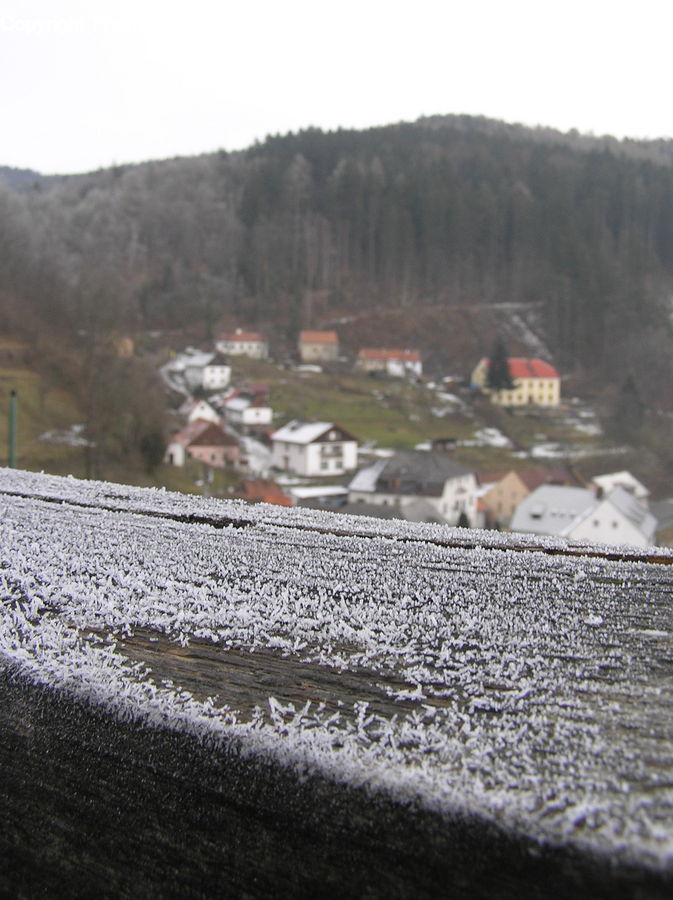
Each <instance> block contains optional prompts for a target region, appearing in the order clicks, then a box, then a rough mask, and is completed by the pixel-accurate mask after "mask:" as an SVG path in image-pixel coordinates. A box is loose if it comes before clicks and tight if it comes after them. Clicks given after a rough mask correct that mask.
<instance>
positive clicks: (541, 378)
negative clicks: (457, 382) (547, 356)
mask: <svg viewBox="0 0 673 900" xmlns="http://www.w3.org/2000/svg"><path fill="white" fill-rule="evenodd" d="M507 364H508V367H509V374H510V378H511V380H512V388H511V389H507V388H503V389H502V390H493V389H491V388H489V386H488V370H489V366H490V359H489V358H488V357H484V358H483V359H481V360H480V361H479V363H478V364H477V366H476V367H475V369H474V371H473V372H472V376H471V383H472V385H473V387H475V388H478V389H479V390H480V391H482V392H483V393H485V394H488V395H489V396H490V399H491V402H492V403H497V404H498V405H499V406H527V405H534V406H558V405H559V403H560V402H561V379H560V377H559V373H558V372H557V370H556V369H555V368H554V366H552V365H550V364H549V363H547V362H543V361H542V360H541V359H521V358H517V357H513V358H510V359H508V360H507Z"/></svg>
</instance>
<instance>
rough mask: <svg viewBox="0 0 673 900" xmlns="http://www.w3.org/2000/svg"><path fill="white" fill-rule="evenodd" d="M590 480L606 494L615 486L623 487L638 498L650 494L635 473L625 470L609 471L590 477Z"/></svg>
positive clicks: (644, 497) (646, 496) (645, 497)
mask: <svg viewBox="0 0 673 900" xmlns="http://www.w3.org/2000/svg"><path fill="white" fill-rule="evenodd" d="M591 480H592V482H593V483H594V484H595V485H596V486H597V487H599V488H601V490H602V491H603V492H604V493H606V494H609V493H610V491H612V490H613V489H614V488H616V487H623V488H625V489H626V490H627V491H629V492H630V493H631V494H633V496H634V497H637V498H638V499H639V500H646V499H647V498H648V497H649V496H650V492H649V491H648V489H647V488H646V487H645V485H644V484H643V483H642V482H641V481H638V479H637V478H636V477H635V475H632V474H631V473H630V472H628V471H626V470H623V471H621V472H609V473H607V474H605V475H596V476H595V478H592V479H591Z"/></svg>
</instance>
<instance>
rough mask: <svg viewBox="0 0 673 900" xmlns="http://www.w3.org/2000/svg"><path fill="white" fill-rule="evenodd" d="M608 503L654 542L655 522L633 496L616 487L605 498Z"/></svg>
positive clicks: (650, 514) (645, 508) (646, 509)
mask: <svg viewBox="0 0 673 900" xmlns="http://www.w3.org/2000/svg"><path fill="white" fill-rule="evenodd" d="M606 499H607V500H609V502H610V503H611V504H612V505H613V506H614V507H615V508H616V509H618V510H619V511H620V513H622V515H624V516H626V518H627V519H628V520H629V521H630V522H632V523H633V524H634V525H635V526H636V528H638V530H639V531H640V532H641V533H642V534H644V535H645V537H646V538H647V539H648V540H650V541H654V535H655V532H656V530H657V520H656V518H655V517H654V516H653V515H652V513H651V512H650V511H649V510H648V508H647V507H646V506H645V505H644V504H642V503H641V502H640V501H639V500H636V498H635V497H634V496H633V494H632V493H631V492H630V491H628V490H626V489H625V488H623V487H616V488H615V489H614V490H613V491H612V492H611V493H610V495H609V496H608V497H607V498H606Z"/></svg>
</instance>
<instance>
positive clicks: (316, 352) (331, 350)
mask: <svg viewBox="0 0 673 900" xmlns="http://www.w3.org/2000/svg"><path fill="white" fill-rule="evenodd" d="M299 358H300V359H301V361H302V362H303V363H321V362H334V361H335V360H337V359H338V358H339V338H338V336H337V333H336V331H300V332H299Z"/></svg>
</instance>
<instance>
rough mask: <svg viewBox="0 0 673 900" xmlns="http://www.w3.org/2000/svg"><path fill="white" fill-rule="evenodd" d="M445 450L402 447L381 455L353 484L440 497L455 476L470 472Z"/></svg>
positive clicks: (386, 491) (385, 491)
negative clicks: (403, 448) (391, 454)
mask: <svg viewBox="0 0 673 900" xmlns="http://www.w3.org/2000/svg"><path fill="white" fill-rule="evenodd" d="M470 474H471V472H470V469H467V468H465V466H461V465H460V463H457V462H455V461H454V460H453V459H451V457H449V456H447V455H446V454H445V453H433V452H428V451H427V450H400V451H398V452H397V453H395V454H394V455H393V456H391V457H390V458H389V459H380V460H377V461H376V462H375V463H373V464H372V465H371V466H367V468H365V469H362V470H361V471H360V472H358V473H357V474H356V475H355V476H354V477H353V479H352V480H351V483H350V484H349V488H350V490H352V491H369V492H372V493H382V494H402V495H407V496H409V495H414V496H429V497H439V496H441V494H442V493H443V491H444V485H445V484H446V482H447V481H450V480H451V479H453V478H462V477H463V476H465V475H470Z"/></svg>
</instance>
